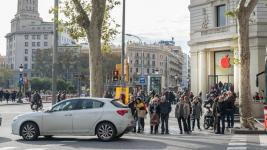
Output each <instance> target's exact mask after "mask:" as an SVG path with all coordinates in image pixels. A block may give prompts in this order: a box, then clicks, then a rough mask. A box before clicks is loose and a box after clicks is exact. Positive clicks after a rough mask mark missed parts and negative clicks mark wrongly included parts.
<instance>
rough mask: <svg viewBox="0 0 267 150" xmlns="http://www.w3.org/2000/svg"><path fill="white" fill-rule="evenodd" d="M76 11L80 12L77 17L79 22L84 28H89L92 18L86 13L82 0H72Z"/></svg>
mask: <svg viewBox="0 0 267 150" xmlns="http://www.w3.org/2000/svg"><path fill="white" fill-rule="evenodd" d="M72 1H73V3H74V5H75V8H76V11H77V12H79V14H80V15H79V16H78V18H77V23H78V24H79V25H80V26H82V27H83V28H88V27H89V26H90V23H91V22H90V19H89V17H88V15H87V13H86V11H85V10H84V8H83V7H82V5H81V2H80V0H72Z"/></svg>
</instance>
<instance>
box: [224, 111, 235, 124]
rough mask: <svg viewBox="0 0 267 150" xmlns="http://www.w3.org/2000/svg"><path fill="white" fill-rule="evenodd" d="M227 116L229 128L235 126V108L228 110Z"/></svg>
mask: <svg viewBox="0 0 267 150" xmlns="http://www.w3.org/2000/svg"><path fill="white" fill-rule="evenodd" d="M226 117H227V127H228V128H233V127H234V122H235V121H234V119H235V114H234V110H233V109H231V110H227V114H226Z"/></svg>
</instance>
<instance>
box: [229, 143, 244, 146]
mask: <svg viewBox="0 0 267 150" xmlns="http://www.w3.org/2000/svg"><path fill="white" fill-rule="evenodd" d="M228 145H231V146H245V145H247V143H229V144H228Z"/></svg>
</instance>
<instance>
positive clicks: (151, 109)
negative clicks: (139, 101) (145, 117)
mask: <svg viewBox="0 0 267 150" xmlns="http://www.w3.org/2000/svg"><path fill="white" fill-rule="evenodd" d="M149 113H150V114H153V113H156V114H158V115H159V114H160V106H159V104H150V105H149Z"/></svg>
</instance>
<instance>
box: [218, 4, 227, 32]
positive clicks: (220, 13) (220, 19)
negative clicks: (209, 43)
mask: <svg viewBox="0 0 267 150" xmlns="http://www.w3.org/2000/svg"><path fill="white" fill-rule="evenodd" d="M216 13H217V20H216V21H217V27H222V26H225V5H220V6H216Z"/></svg>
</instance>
